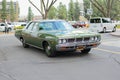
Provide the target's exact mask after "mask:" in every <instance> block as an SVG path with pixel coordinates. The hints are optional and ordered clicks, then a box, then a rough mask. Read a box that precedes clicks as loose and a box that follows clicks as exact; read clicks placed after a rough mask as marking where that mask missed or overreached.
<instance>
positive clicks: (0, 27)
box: [0, 23, 13, 32]
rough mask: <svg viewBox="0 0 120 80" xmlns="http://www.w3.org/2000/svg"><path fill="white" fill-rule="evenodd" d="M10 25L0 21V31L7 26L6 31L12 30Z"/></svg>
mask: <svg viewBox="0 0 120 80" xmlns="http://www.w3.org/2000/svg"><path fill="white" fill-rule="evenodd" d="M12 27H13V26H11V25H9V24H6V23H0V31H3V32H4V31H5V28H7V30H8V31H11V30H12Z"/></svg>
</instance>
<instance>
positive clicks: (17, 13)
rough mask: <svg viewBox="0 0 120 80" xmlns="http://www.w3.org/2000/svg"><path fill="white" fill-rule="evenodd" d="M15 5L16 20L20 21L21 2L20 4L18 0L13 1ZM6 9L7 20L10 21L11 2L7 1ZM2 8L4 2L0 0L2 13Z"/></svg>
mask: <svg viewBox="0 0 120 80" xmlns="http://www.w3.org/2000/svg"><path fill="white" fill-rule="evenodd" d="M13 6H14V14H15V21H18V18H19V4H18V2H17V1H16V2H13ZM6 9H7V19H6V20H7V21H8V22H9V21H10V2H7V3H6ZM1 10H2V2H0V15H1ZM0 17H1V16H0ZM0 19H1V18H0ZM0 21H1V20H0Z"/></svg>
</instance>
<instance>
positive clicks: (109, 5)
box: [90, 0, 120, 18]
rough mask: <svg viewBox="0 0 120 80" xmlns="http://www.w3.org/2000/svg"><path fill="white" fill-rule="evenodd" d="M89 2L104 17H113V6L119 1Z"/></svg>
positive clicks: (97, 0)
mask: <svg viewBox="0 0 120 80" xmlns="http://www.w3.org/2000/svg"><path fill="white" fill-rule="evenodd" d="M90 2H91V3H92V4H93V5H94V7H96V8H97V9H98V10H99V11H100V12H101V13H102V15H103V16H104V17H109V18H113V17H112V15H114V14H113V12H114V11H115V9H114V7H115V6H116V5H115V4H116V3H120V2H119V1H118V0H101V1H100V0H90Z"/></svg>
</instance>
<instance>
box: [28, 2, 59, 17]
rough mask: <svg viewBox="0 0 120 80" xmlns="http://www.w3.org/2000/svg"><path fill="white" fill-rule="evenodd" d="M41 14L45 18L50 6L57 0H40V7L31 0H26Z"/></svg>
mask: <svg viewBox="0 0 120 80" xmlns="http://www.w3.org/2000/svg"><path fill="white" fill-rule="evenodd" d="M28 1H29V2H30V3H31V4H32V5H33V6H34V7H35V8H36V9H37V10H38V11H39V13H40V14H41V15H42V18H43V19H46V18H47V16H48V12H49V10H50V8H51V7H52V6H53V5H54V4H55V2H56V1H57V0H51V1H50V0H40V8H38V7H37V6H36V5H35V4H34V3H33V2H32V1H31V0H28Z"/></svg>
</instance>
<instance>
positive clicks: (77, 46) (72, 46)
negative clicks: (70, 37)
mask: <svg viewBox="0 0 120 80" xmlns="http://www.w3.org/2000/svg"><path fill="white" fill-rule="evenodd" d="M99 44H100V42H87V43H77V42H74V43H65V44H58V45H56V51H75V50H83V49H86V48H94V47H97V46H98V45H99Z"/></svg>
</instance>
